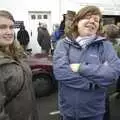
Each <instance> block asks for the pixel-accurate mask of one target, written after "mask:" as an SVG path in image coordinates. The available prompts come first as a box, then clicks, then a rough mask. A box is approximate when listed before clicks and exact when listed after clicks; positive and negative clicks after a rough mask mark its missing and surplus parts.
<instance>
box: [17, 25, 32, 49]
mask: <svg viewBox="0 0 120 120" xmlns="http://www.w3.org/2000/svg"><path fill="white" fill-rule="evenodd" d="M17 40H18V41H19V43H20V45H21V46H22V47H23V48H24V50H26V49H27V46H28V44H29V41H30V37H29V34H28V31H27V30H26V29H25V26H24V25H23V24H21V25H20V30H19V31H18V32H17Z"/></svg>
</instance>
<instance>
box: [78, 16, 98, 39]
mask: <svg viewBox="0 0 120 120" xmlns="http://www.w3.org/2000/svg"><path fill="white" fill-rule="evenodd" d="M99 25H100V16H99V15H87V16H85V17H84V18H83V19H80V20H79V21H78V33H79V35H80V36H81V37H83V36H90V35H94V34H96V33H97V31H98V29H99Z"/></svg>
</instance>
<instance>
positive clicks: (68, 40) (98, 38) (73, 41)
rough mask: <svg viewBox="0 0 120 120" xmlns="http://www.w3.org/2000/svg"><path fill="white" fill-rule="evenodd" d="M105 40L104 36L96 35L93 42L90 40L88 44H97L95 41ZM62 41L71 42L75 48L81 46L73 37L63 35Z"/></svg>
mask: <svg viewBox="0 0 120 120" xmlns="http://www.w3.org/2000/svg"><path fill="white" fill-rule="evenodd" d="M105 40H106V37H102V36H96V37H95V40H94V41H93V42H91V43H90V44H89V45H91V44H97V43H100V42H102V41H105ZM64 42H66V43H67V44H71V45H73V46H75V47H77V48H81V46H80V45H79V44H78V43H77V42H76V41H75V40H74V39H70V38H68V37H65V38H64ZM89 45H88V46H89Z"/></svg>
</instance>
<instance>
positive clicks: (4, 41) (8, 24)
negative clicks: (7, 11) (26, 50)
mask: <svg viewBox="0 0 120 120" xmlns="http://www.w3.org/2000/svg"><path fill="white" fill-rule="evenodd" d="M13 26H14V22H13V21H12V20H10V19H8V18H6V17H2V16H0V46H9V45H10V44H12V43H13V40H14V29H13Z"/></svg>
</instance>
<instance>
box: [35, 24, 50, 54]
mask: <svg viewBox="0 0 120 120" xmlns="http://www.w3.org/2000/svg"><path fill="white" fill-rule="evenodd" d="M37 41H38V44H39V45H40V47H41V49H42V53H46V54H49V52H50V48H51V43H50V34H49V32H48V30H47V25H46V24H44V23H40V24H39V28H38V36H37Z"/></svg>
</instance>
